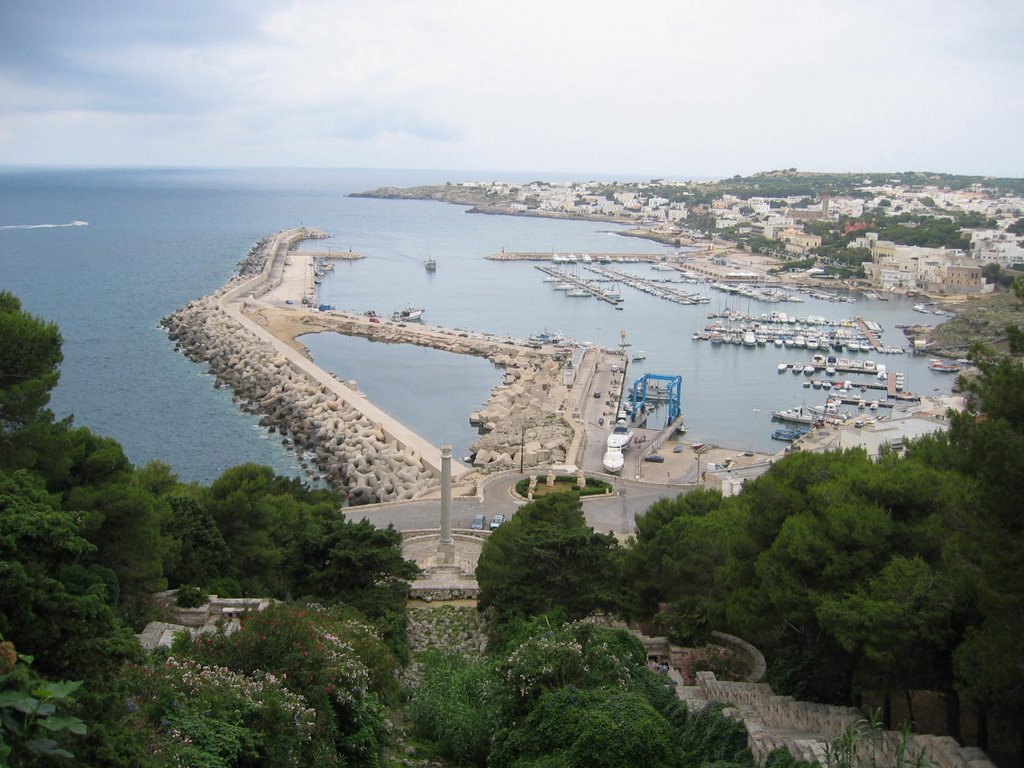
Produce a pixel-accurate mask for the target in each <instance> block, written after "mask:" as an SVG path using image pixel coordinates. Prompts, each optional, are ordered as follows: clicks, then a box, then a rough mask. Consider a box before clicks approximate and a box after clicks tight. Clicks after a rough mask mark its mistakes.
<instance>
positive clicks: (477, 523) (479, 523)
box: [469, 515, 487, 531]
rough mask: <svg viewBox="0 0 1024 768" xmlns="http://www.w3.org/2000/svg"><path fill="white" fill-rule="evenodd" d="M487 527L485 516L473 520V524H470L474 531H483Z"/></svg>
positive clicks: (478, 516)
mask: <svg viewBox="0 0 1024 768" xmlns="http://www.w3.org/2000/svg"><path fill="white" fill-rule="evenodd" d="M485 525H487V518H486V517H484V516H483V515H477V516H476V517H474V518H473V522H472V523H471V524H470V526H469V527H470V528H472V529H473V530H474V531H482V530H483V529H484V526H485Z"/></svg>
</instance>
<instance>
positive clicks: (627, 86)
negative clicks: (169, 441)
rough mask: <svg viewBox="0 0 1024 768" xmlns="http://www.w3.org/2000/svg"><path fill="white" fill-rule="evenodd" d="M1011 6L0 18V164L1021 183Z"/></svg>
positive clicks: (838, 4) (113, 2) (56, 3)
mask: <svg viewBox="0 0 1024 768" xmlns="http://www.w3.org/2000/svg"><path fill="white" fill-rule="evenodd" d="M1022 39H1024V2H1022V1H1021V0H970V1H969V2H968V1H965V0H934V1H933V0H771V2H768V0H700V1H696V0H632V2H624V0H617V1H616V2H609V1H608V0H516V1H515V2H498V1H497V0H358V1H357V2H353V1H350V0H277V1H275V2H271V1H269V0H0V165H99V166H211V167H228V166H256V167H259V166H274V167H337V168H414V169H467V170H471V169H476V170H488V171H500V170H508V171H520V172H521V171H538V172H540V171H544V172H548V173H560V172H571V173H577V174H583V173H587V172H589V173H594V174H610V175H615V174H620V175H622V176H623V177H632V178H654V177H659V178H669V179H674V178H706V177H722V176H731V175H733V174H737V173H739V174H749V173H754V172H757V171H762V170H771V169H777V168H791V167H795V168H798V169H800V170H804V171H851V172H861V171H909V170H920V171H941V172H947V173H966V174H980V175H990V176H1024V151H1022V150H1024V141H1022V137H1024V88H1022V84H1024V48H1021V40H1022Z"/></svg>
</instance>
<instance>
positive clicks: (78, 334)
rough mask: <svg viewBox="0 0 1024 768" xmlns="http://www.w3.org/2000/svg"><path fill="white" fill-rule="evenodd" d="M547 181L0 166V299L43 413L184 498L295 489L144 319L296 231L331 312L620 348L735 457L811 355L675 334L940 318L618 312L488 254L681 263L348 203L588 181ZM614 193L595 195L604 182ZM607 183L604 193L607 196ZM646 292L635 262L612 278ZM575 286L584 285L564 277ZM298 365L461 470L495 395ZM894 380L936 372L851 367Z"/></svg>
mask: <svg viewBox="0 0 1024 768" xmlns="http://www.w3.org/2000/svg"><path fill="white" fill-rule="evenodd" d="M601 178H602V177H600V176H597V175H593V176H591V177H589V178H584V177H583V176H580V175H575V176H574V177H568V176H552V175H551V174H537V173H532V174H526V173H524V174H510V173H508V172H500V173H499V172H490V173H484V172H480V171H458V170H450V171H415V170H408V171H403V170H372V169H340V170H339V169H325V170H317V169H289V170H283V169H258V170H256V169H253V170H249V169H165V168H160V169H117V168H113V169H111V168H102V169H100V168H89V169H82V168H4V169H0V289H2V290H7V291H11V292H12V293H14V294H15V295H17V296H18V297H19V298H20V300H21V302H22V305H23V307H24V308H25V309H26V310H27V311H28V312H31V313H32V314H34V315H36V316H38V317H40V318H43V319H44V320H46V321H52V322H54V323H56V324H57V325H58V326H59V327H60V331H61V334H62V337H63V340H64V344H63V353H64V359H63V363H62V365H61V377H60V382H59V384H58V386H57V387H56V389H55V390H54V392H53V396H52V399H51V403H50V407H51V409H52V410H53V411H54V413H55V414H56V415H57V416H58V417H61V418H62V417H65V416H71V417H73V423H74V424H75V425H77V426H85V427H88V428H90V429H92V430H93V431H95V432H97V433H99V434H102V435H107V436H110V437H113V438H115V439H116V440H118V442H120V443H121V445H122V446H123V447H124V450H125V452H126V454H127V456H128V458H129V459H130V460H131V461H132V462H133V463H134V464H136V465H142V464H145V463H147V462H150V461H161V462H164V463H166V464H168V465H170V467H171V468H172V469H173V470H174V472H175V473H176V475H177V476H178V477H179V478H180V479H182V480H184V481H187V482H192V481H195V482H200V483H209V482H210V481H212V480H213V479H215V478H216V477H218V476H219V475H220V474H221V473H222V472H223V471H224V470H225V469H227V468H229V467H231V466H235V465H237V464H241V463H243V462H256V463H260V464H267V465H269V466H271V467H272V468H273V469H274V470H275V472H277V473H279V474H283V475H289V476H296V477H304V476H305V475H304V472H303V469H302V466H301V464H302V457H300V456H296V455H295V454H294V453H293V452H292V451H291V450H290V449H289V448H288V447H287V446H286V445H284V444H283V443H282V441H281V439H280V436H279V435H275V434H271V433H270V432H268V431H267V430H265V429H264V428H262V427H260V426H259V424H258V417H256V416H253V415H251V414H247V413H244V412H243V411H242V410H241V409H240V408H239V407H238V405H237V404H236V403H234V402H233V401H232V395H231V392H230V391H229V390H227V389H219V388H216V387H215V386H214V380H213V378H212V376H210V374H209V373H208V372H207V371H206V368H205V366H203V365H200V364H195V363H192V362H190V361H189V360H187V359H186V358H185V357H184V356H183V355H182V354H181V353H179V352H177V351H175V349H174V346H173V344H172V343H171V342H170V341H169V340H168V338H167V336H166V334H165V333H164V331H163V330H162V329H161V327H160V325H159V323H160V319H161V318H162V317H164V316H165V315H167V314H169V313H171V312H173V311H174V310H175V309H177V308H178V307H180V306H182V305H183V304H185V303H187V302H189V301H191V300H192V299H195V298H197V297H199V296H202V295H205V294H207V293H210V292H211V291H214V290H216V289H217V288H219V287H220V286H221V285H223V284H224V283H225V282H226V281H227V280H228V279H229V278H230V277H231V276H232V275H233V274H234V272H235V269H236V267H237V264H238V262H239V261H241V259H242V258H243V257H244V256H245V255H246V253H247V252H248V250H249V248H250V247H251V246H252V244H253V243H254V242H256V241H257V240H259V239H260V238H262V237H264V236H266V235H268V234H270V233H272V232H274V231H277V230H280V229H285V228H288V227H293V226H301V225H304V226H307V227H313V228H317V229H321V230H323V231H325V232H327V233H329V234H330V235H331V238H330V239H328V240H322V241H310V242H308V243H306V244H304V246H303V247H304V248H308V249H317V250H328V249H332V248H336V249H339V250H353V251H356V252H357V253H360V254H362V255H364V256H365V258H364V259H362V260H359V261H354V262H341V261H339V262H337V263H336V266H335V269H334V270H333V271H332V272H331V273H329V274H328V276H327V277H326V279H325V280H324V282H323V284H322V285H321V286H320V301H321V302H322V303H327V304H332V305H334V306H335V307H336V308H338V309H345V310H354V311H359V312H363V311H368V310H374V311H376V312H377V313H378V314H381V315H385V314H387V315H390V313H391V312H393V311H394V310H396V309H401V308H404V307H421V308H423V309H424V310H425V313H424V318H423V319H424V320H425V321H427V322H430V323H432V324H438V325H444V326H448V327H451V328H454V329H459V331H458V332H466V333H470V332H488V333H493V334H499V335H512V336H515V337H519V338H525V337H527V336H529V335H530V334H532V333H538V332H542V331H548V332H556V331H557V332H561V333H562V334H564V335H565V336H566V337H567V338H571V339H575V340H577V341H579V342H581V343H589V344H596V345H600V346H604V347H618V346H619V345H620V344H621V343H623V342H624V343H626V344H627V345H628V346H627V347H626V348H627V350H628V351H629V355H630V357H633V356H639V352H641V351H642V352H643V353H644V357H645V359H644V360H642V361H640V360H637V361H634V362H631V363H630V368H629V376H628V378H629V379H630V380H632V378H634V377H635V376H638V375H641V374H643V373H654V374H660V375H666V376H677V375H678V376H681V377H682V400H683V402H682V408H683V413H684V414H685V417H686V425H687V428H688V433H687V438H688V439H690V440H693V441H700V442H705V443H708V444H716V445H721V446H725V447H730V448H736V449H738V450H751V449H755V448H756V449H757V450H759V451H775V450H779V449H781V448H783V447H784V446H783V445H782V444H780V443H778V442H776V441H773V440H772V439H771V432H772V423H771V420H770V419H771V411H773V410H778V409H782V408H788V407H792V406H796V405H802V404H806V405H813V404H818V403H820V402H823V400H824V395H823V394H822V393H821V391H819V390H814V389H805V388H804V387H803V386H802V381H801V378H802V377H796V376H792V375H782V374H779V373H778V372H777V365H778V363H780V362H804V363H805V362H809V361H810V356H811V352H809V351H806V350H796V349H785V350H777V349H775V348H774V347H771V346H768V347H766V348H746V347H742V346H730V345H721V346H712V345H711V344H709V343H707V342H700V341H693V340H692V338H691V336H692V334H693V333H694V332H695V331H697V330H699V329H700V328H702V327H703V326H704V325H705V324H707V323H708V322H709V320H708V314H709V313H712V312H721V311H724V310H727V309H732V310H735V311H740V312H742V313H744V314H753V315H760V314H761V313H767V312H771V311H783V312H787V313H788V314H791V315H792V314H796V315H798V316H806V315H808V314H813V315H821V316H823V317H825V318H828V319H832V320H840V319H844V318H853V317H855V316H858V315H859V316H863V317H864V318H867V319H869V320H873V321H875V322H877V323H879V324H880V325H881V326H882V327H883V329H884V333H883V334H882V339H883V342H884V343H886V344H889V345H893V346H899V347H906V346H907V341H906V339H905V337H904V336H903V334H902V332H901V330H900V329H899V328H898V327H897V326H899V325H904V324H913V323H922V322H924V323H932V324H934V323H938V322H941V320H942V318H939V317H934V316H932V317H926V316H923V315H921V314H919V313H917V312H914V311H913V309H912V305H913V302H914V301H915V300H914V299H907V298H901V297H896V296H893V297H891V299H890V300H889V301H884V302H883V301H877V300H868V299H865V298H864V297H863V296H861V295H860V294H845V293H842V294H840V293H839V292H835V291H833V293H836V294H837V296H840V297H842V298H850V299H852V300H853V301H852V303H849V302H846V301H843V302H837V301H828V300H819V299H814V298H810V297H808V298H806V301H805V302H804V303H800V304H796V303H792V304H791V303H781V304H771V305H769V304H764V303H761V302H758V301H756V300H750V299H738V298H737V297H734V296H728V295H727V294H721V293H719V292H717V291H712V290H711V289H710V288H707V287H704V288H702V287H701V286H690V288H691V289H693V290H704V291H705V292H706V293H707V294H708V296H709V298H710V299H711V302H710V303H707V304H698V305H678V304H673V303H669V302H667V301H664V300H661V299H658V298H655V297H653V296H649V295H647V294H644V293H640V292H638V291H635V290H633V289H631V288H629V287H627V286H625V285H620V286H619V288H620V291H621V292H622V295H623V297H624V301H623V303H622V305H621V306H622V310H616V309H615V308H614V307H613V306H612V305H610V304H607V303H605V302H601V301H597V300H595V299H583V298H571V297H567V296H565V295H564V294H563V293H562V292H558V291H554V290H552V287H551V284H550V283H545V282H544V281H543V278H544V277H545V275H544V274H543V273H541V272H540V271H538V270H537V269H536V268H535V265H534V264H533V263H530V262H509V261H505V262H501V261H490V260H487V259H485V257H486V256H487V255H488V254H492V253H496V252H500V251H502V250H505V251H540V252H551V253H561V254H568V253H573V254H576V255H577V256H580V257H581V256H582V255H583V254H589V253H614V254H630V253H659V254H666V255H667V254H671V253H673V252H674V251H675V250H676V249H672V248H669V247H666V246H662V245H658V244H656V243H653V242H650V241H647V240H642V239H637V238H633V237H624V236H622V235H621V234H620V232H621V229H622V228H621V227H619V226H617V225H612V224H607V223H598V222H587V221H574V220H562V219H543V218H532V217H521V216H500V215H481V214H470V213H468V212H467V209H466V208H465V207H462V206H456V205H450V204H445V203H439V202H432V201H418V200H385V199H371V198H358V197H350V196H349V195H350V194H351V193H357V192H362V191H366V190H370V189H375V188H377V187H383V186H396V187H407V186H416V185H422V184H443V183H447V182H452V183H458V182H461V181H472V180H507V181H518V182H528V181H533V180H544V181H552V182H555V181H569V180H574V179H575V180H590V179H596V180H600V179H601ZM604 180H611V179H604ZM620 180H621V179H620ZM428 257H433V258H434V259H435V260H436V262H437V270H436V271H435V272H428V271H427V270H426V269H424V266H423V263H424V260H425V259H426V258H428ZM617 266H621V267H622V268H623V269H626V270H628V271H632V272H634V273H635V274H637V275H640V276H646V277H660V276H664V273H658V272H652V271H651V269H650V267H648V266H647V265H642V264H628V263H627V264H625V265H624V266H622V265H617ZM581 276H586V275H585V274H584V275H581ZM302 340H303V342H304V343H305V344H306V345H307V347H308V348H309V349H310V350H311V353H312V355H313V357H314V359H315V360H316V361H317V363H318V364H320V365H321V366H322V367H324V368H325V369H327V370H330V371H332V372H334V373H335V374H336V375H337V376H338V377H339V378H342V379H345V380H355V381H356V382H357V384H358V386H359V388H360V390H362V391H363V392H364V393H366V394H367V395H368V396H369V397H370V398H371V399H372V400H373V401H374V402H375V403H376V404H377V405H379V406H380V407H382V408H383V409H384V410H386V411H388V412H389V413H391V414H392V415H394V416H395V417H397V418H399V419H400V420H402V421H403V422H404V423H406V424H407V425H408V426H410V427H411V428H413V429H415V430H416V431H418V432H419V433H420V434H422V435H423V436H424V437H426V438H427V439H429V440H431V441H432V442H434V443H435V444H439V445H440V444H450V445H452V446H453V450H454V453H455V456H456V457H460V456H465V455H466V454H468V453H469V448H470V445H471V443H472V442H473V440H474V439H476V437H477V434H476V431H475V429H474V428H473V427H471V426H470V425H469V421H468V416H469V414H470V413H471V412H472V411H475V410H478V409H479V408H480V407H481V406H482V405H483V404H484V403H485V402H486V400H487V398H488V397H489V395H490V391H491V388H492V387H494V386H496V385H497V384H499V383H500V381H501V376H502V374H501V371H499V370H497V369H496V368H495V367H494V366H493V365H491V364H490V363H489V362H487V361H486V360H482V359H479V358H473V357H468V356H461V355H455V354H452V353H448V352H442V351H438V350H432V349H424V348H420V347H415V346H410V345H400V344H384V343H374V342H369V341H367V340H365V339H359V338H347V337H344V336H339V335H336V334H323V333H321V334H311V335H307V336H304V337H302ZM859 357H860V359H866V358H869V357H870V358H873V359H874V360H875V361H876V362H878V363H885V364H886V365H887V366H888V368H889V369H890V370H900V371H903V372H904V373H905V380H906V388H907V389H908V390H910V391H914V392H919V393H921V394H925V395H936V394H946V393H949V391H950V386H951V384H952V382H953V377H952V376H949V375H948V374H939V373H935V372H933V371H931V370H930V369H929V368H928V359H927V358H923V357H914V356H911V355H909V354H908V355H864V354H861V355H859Z"/></svg>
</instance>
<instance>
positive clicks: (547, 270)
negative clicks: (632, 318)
mask: <svg viewBox="0 0 1024 768" xmlns="http://www.w3.org/2000/svg"><path fill="white" fill-rule="evenodd" d="M534 269H539V270H540V271H541V272H543V273H544V274H546V275H550V276H551V277H555V278H558V279H559V280H561V281H562V282H564V283H569V284H570V285H572V286H574V287H576V288H579V289H580V290H581V291H586V292H587V293H589V294H590V295H591V296H593V297H594V298H595V299H600V300H601V301H607V302H608V303H609V304H611V305H613V306H614V305H616V304H620V303H621V302H622V298H621V297H620V298H616V297H614V296H609V295H608V294H607V293H605V292H604V291H603V290H601V289H600V288H598V287H596V286H595V285H594V284H593V283H592V282H591V281H589V280H584V279H583V278H582V277H577V276H576V275H572V274H569V273H568V272H563V271H562V270H560V269H555V268H554V267H549V266H546V265H544V264H536V265H534Z"/></svg>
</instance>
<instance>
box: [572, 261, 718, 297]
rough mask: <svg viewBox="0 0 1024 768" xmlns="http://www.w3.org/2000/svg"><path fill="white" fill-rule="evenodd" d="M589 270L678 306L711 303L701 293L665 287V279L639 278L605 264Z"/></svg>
mask: <svg viewBox="0 0 1024 768" xmlns="http://www.w3.org/2000/svg"><path fill="white" fill-rule="evenodd" d="M584 266H586V268H587V270H588V271H590V272H593V273H594V274H596V275H599V276H601V277H603V278H605V279H606V280H614V281H615V282H617V283H624V284H625V285H628V286H629V287H630V288H633V289H634V290H637V291H640V292H641V293H646V294H648V295H650V296H656V297H657V298H659V299H664V300H666V301H671V302H674V303H676V304H706V303H708V302H709V301H710V299H708V298H707V297H706V296H701V295H700V294H699V293H688V292H686V291H678V290H676V289H675V288H669V287H667V286H666V285H665V283H666V282H668V281H667V280H666V279H665V278H661V279H658V280H653V279H650V278H644V277H638V276H637V275H631V274H629V273H628V272H623V271H622V270H621V269H615V268H613V267H608V266H605V265H603V264H598V265H594V264H586V265H584ZM672 271H673V272H676V273H677V274H681V273H680V272H679V271H678V270H676V269H675V268H672Z"/></svg>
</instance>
